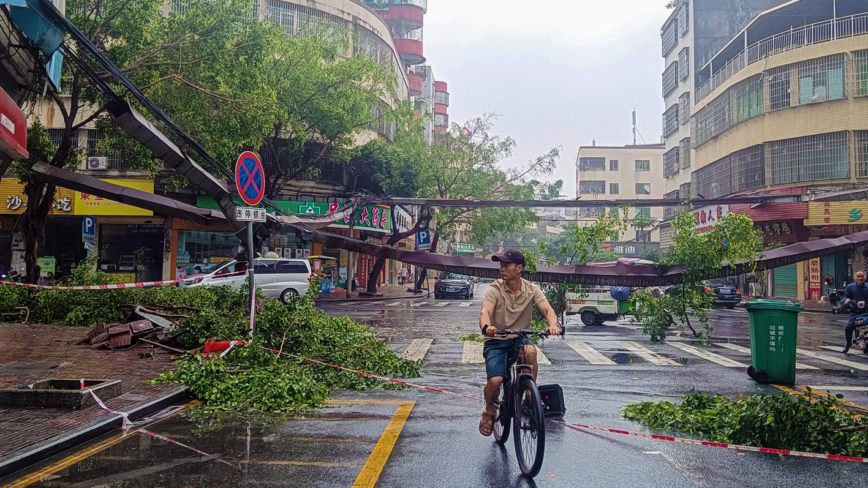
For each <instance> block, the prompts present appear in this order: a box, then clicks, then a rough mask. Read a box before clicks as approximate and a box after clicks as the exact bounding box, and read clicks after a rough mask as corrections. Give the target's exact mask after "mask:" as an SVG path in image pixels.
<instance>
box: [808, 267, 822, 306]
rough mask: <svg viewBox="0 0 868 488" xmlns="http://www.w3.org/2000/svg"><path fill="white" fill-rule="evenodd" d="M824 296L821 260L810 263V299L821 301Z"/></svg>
mask: <svg viewBox="0 0 868 488" xmlns="http://www.w3.org/2000/svg"><path fill="white" fill-rule="evenodd" d="M821 296H823V284H822V283H821V282H820V258H815V259H812V260H810V261H808V297H809V299H810V300H819V299H820V297H821Z"/></svg>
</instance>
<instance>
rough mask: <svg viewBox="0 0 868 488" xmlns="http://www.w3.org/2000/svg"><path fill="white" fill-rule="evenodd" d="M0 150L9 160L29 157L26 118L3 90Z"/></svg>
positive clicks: (0, 101)
mask: <svg viewBox="0 0 868 488" xmlns="http://www.w3.org/2000/svg"><path fill="white" fill-rule="evenodd" d="M0 150H2V151H3V152H4V153H6V155H7V156H8V157H9V158H11V159H24V158H27V157H28V156H30V154H28V152H27V117H25V116H24V112H22V111H21V109H20V108H18V105H16V104H15V101H14V100H12V98H10V97H9V95H7V94H6V92H5V91H4V90H0ZM0 176H2V175H0Z"/></svg>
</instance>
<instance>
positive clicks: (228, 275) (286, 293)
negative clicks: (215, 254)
mask: <svg viewBox="0 0 868 488" xmlns="http://www.w3.org/2000/svg"><path fill="white" fill-rule="evenodd" d="M253 265H254V266H255V268H254V269H253V272H254V276H255V279H256V287H257V288H259V289H261V290H262V294H263V295H265V296H266V297H268V298H279V299H280V301H282V302H283V303H289V302H290V301H292V299H293V298H295V297H297V296H299V295H304V294H306V293H307V290H308V289H309V288H310V284H311V281H312V280H313V273H311V271H310V263H308V262H307V261H306V260H304V259H278V258H275V259H271V258H258V259H254V260H253ZM246 279H247V261H226V262H225V263H222V264H220V265H218V266H217V268H215V269H214V271H212V272H211V273H208V274H206V275H202V276H201V277H194V278H193V279H192V281H188V282H187V284H186V286H187V287H190V288H193V287H197V286H231V287H232V288H234V289H236V290H239V289H241V286H242V285H244V280H246Z"/></svg>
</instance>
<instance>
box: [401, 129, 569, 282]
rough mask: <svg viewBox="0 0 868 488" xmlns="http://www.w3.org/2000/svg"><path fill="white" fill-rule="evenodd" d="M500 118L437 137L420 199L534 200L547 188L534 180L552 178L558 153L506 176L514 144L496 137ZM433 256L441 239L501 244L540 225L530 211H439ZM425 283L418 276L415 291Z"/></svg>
mask: <svg viewBox="0 0 868 488" xmlns="http://www.w3.org/2000/svg"><path fill="white" fill-rule="evenodd" d="M496 117H497V116H496V114H493V113H486V114H483V115H482V116H480V117H477V118H474V119H471V120H469V121H468V122H467V123H466V124H465V125H464V127H459V126H458V125H453V126H452V128H451V130H450V131H449V132H448V133H446V134H441V135H439V136H438V137H437V138H436V140H435V143H434V144H433V145H432V146H431V147H430V149H429V156H428V157H427V158H425V160H424V165H423V171H422V181H423V185H422V187H421V190H420V194H419V196H420V197H425V198H437V199H453V200H460V199H468V200H533V199H534V198H535V196H536V195H537V194H538V193H540V191H546V190H547V189H549V185H546V184H543V183H540V182H539V181H537V180H534V179H533V178H535V177H539V176H545V175H548V174H551V172H552V171H553V170H554V168H555V165H556V163H557V160H558V158H559V157H560V151H561V149H560V148H553V149H551V150H550V151H548V152H547V153H546V154H543V155H542V156H539V157H537V158H535V159H533V160H532V161H530V162H529V164H528V165H526V166H522V167H519V168H515V169H510V170H505V169H503V168H502V167H501V166H500V163H501V162H502V161H504V160H505V159H507V158H509V157H511V156H512V155H513V153H514V151H515V147H516V143H515V140H513V139H512V138H511V137H501V136H498V135H495V134H493V133H492V130H493V128H494V121H495V119H496ZM433 220H434V225H435V228H434V235H433V238H432V240H431V250H432V252H436V249H437V245H438V243H439V241H440V239H454V238H455V237H456V235H457V234H458V233H459V231H460V232H462V233H464V234H466V235H468V236H469V239H468V240H469V241H470V242H471V243H474V244H477V245H483V244H485V242H486V241H487V240H490V239H503V238H505V237H508V236H510V235H513V234H517V233H519V232H522V231H523V230H525V229H526V228H527V225H528V224H529V223H534V222H538V220H539V219H538V217H537V216H536V213H535V212H534V210H533V209H532V208H485V209H478V208H441V209H437V211H436V213H435V214H434V218H433ZM425 279H427V270H424V271H423V272H422V273H420V276H419V280H418V281H417V283H416V287H417V288H419V287H420V286H421V284H422V283H423V282H424V280H425Z"/></svg>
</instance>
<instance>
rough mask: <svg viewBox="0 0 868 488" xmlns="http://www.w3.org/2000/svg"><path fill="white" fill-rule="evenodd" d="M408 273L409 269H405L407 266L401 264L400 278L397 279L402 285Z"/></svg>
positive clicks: (405, 281)
mask: <svg viewBox="0 0 868 488" xmlns="http://www.w3.org/2000/svg"><path fill="white" fill-rule="evenodd" d="M408 274H409V271H408V270H407V267H406V266H401V278H400V279H399V281H400V283H401V285H404V284H406V283H407V275H408Z"/></svg>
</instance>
